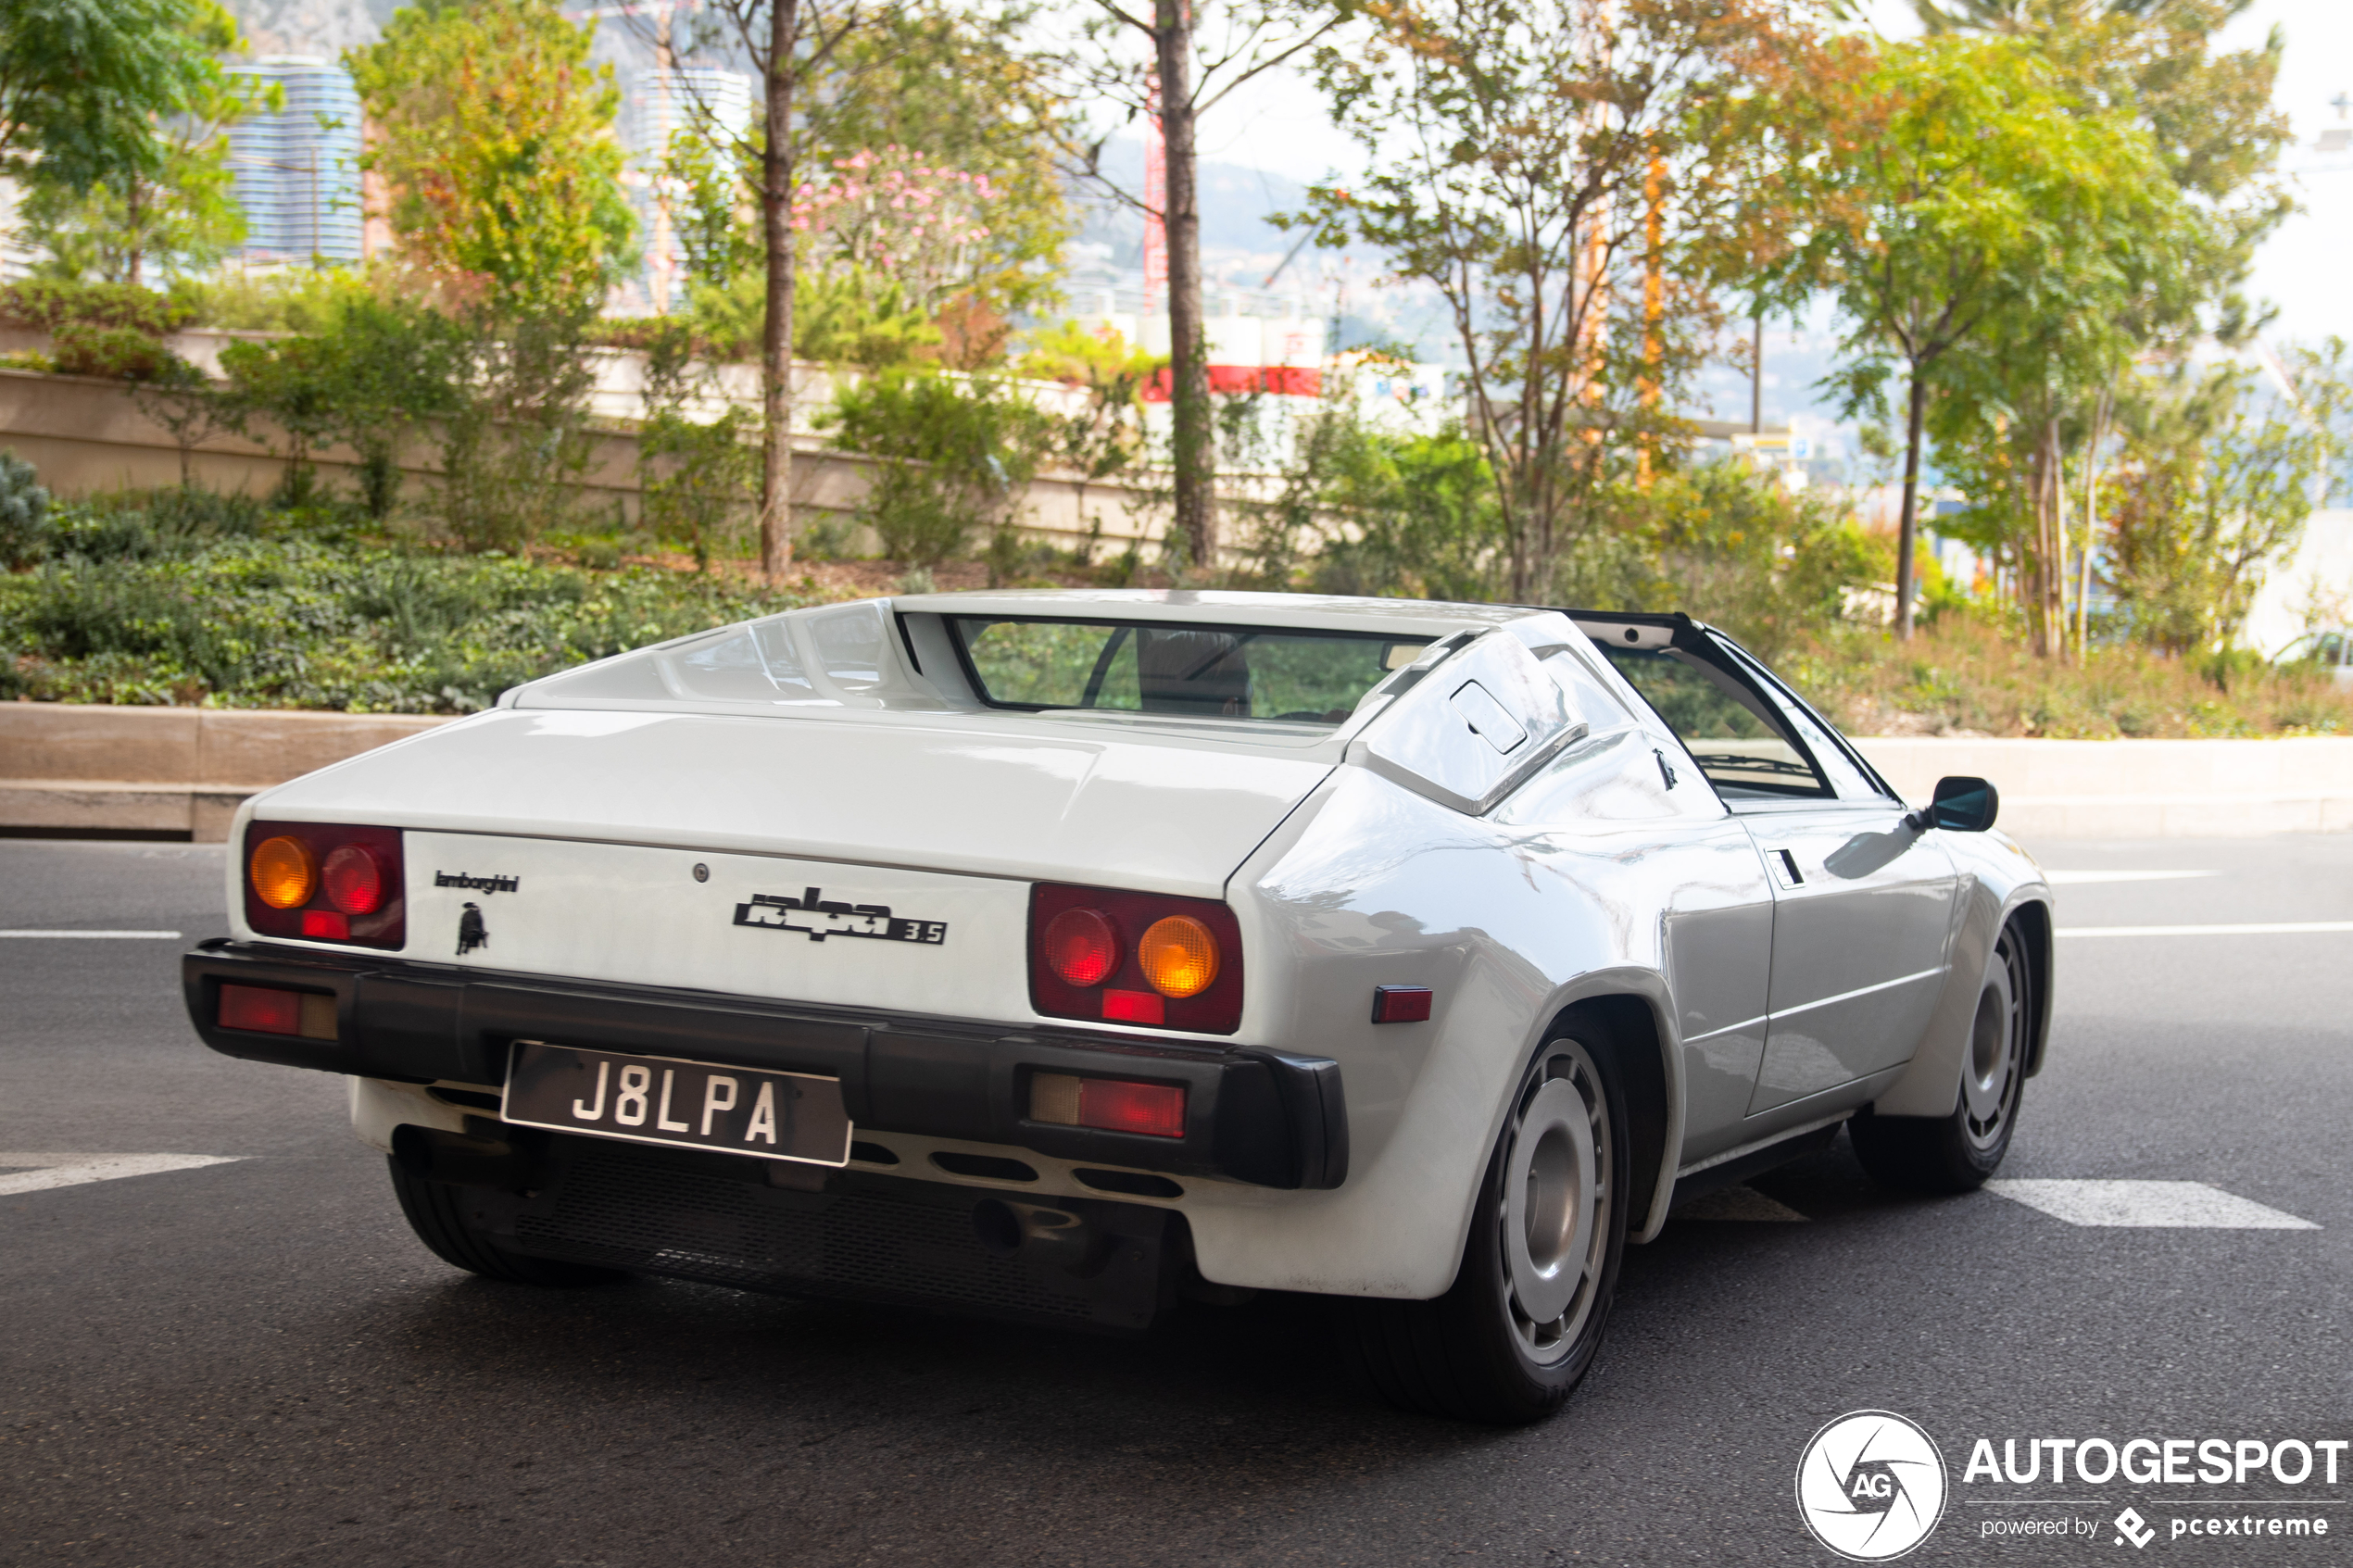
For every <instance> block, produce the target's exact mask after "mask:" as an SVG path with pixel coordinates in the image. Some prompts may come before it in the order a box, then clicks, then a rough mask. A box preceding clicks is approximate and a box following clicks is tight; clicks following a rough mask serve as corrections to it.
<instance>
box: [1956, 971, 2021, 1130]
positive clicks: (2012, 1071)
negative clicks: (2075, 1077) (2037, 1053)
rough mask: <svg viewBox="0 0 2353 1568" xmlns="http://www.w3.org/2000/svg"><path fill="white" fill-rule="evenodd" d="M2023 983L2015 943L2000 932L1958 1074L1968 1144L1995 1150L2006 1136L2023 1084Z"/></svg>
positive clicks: (1962, 1116)
mask: <svg viewBox="0 0 2353 1568" xmlns="http://www.w3.org/2000/svg"><path fill="white" fill-rule="evenodd" d="M2025 1059H2026V985H2025V976H2024V975H2023V974H2021V973H2020V972H2019V952H2018V945H2017V944H2016V943H2015V942H2013V941H2012V940H2011V938H2010V934H2009V933H2008V932H2007V931H2004V932H2003V933H2002V935H2001V939H2000V940H1999V941H1998V942H1996V943H1995V944H1994V962H1993V965H1992V967H1991V968H1990V969H1989V970H1988V971H1987V972H1986V976H1985V988H1984V989H1983V990H1982V991H1981V992H1979V993H1978V997H1977V1017H1976V1018H1975V1019H1974V1020H1973V1021H1972V1022H1971V1023H1970V1027H1969V1060H1968V1063H1967V1066H1966V1068H1965V1070H1964V1071H1963V1072H1962V1073H1961V1119H1962V1123H1963V1124H1964V1126H1965V1127H1966V1129H1967V1131H1968V1134H1969V1143H1970V1144H1971V1145H1972V1146H1973V1147H1975V1148H1981V1149H1984V1148H1995V1147H1996V1146H1998V1145H1999V1144H2000V1143H2001V1142H2002V1141H2003V1140H2004V1139H2005V1138H2007V1136H2008V1135H2009V1128H2010V1119H2011V1118H2012V1117H2013V1116H2014V1115H2016V1114H2017V1111H2018V1098H2019V1091H2020V1089H2021V1088H2023V1087H2024V1086H2025V1083H2026V1072H2025V1067H2026V1060H2025Z"/></svg>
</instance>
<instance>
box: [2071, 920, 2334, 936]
mask: <svg viewBox="0 0 2353 1568" xmlns="http://www.w3.org/2000/svg"><path fill="white" fill-rule="evenodd" d="M2328 931H2353V920H2275V921H2259V922H2255V923H2253V924H2250V925H2062V926H2060V927H2059V928H2058V930H2057V932H2055V933H2054V934H2053V935H2058V936H2305V935H2314V934H2317V933H2321V932H2328Z"/></svg>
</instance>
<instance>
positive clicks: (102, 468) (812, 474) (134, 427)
mask: <svg viewBox="0 0 2353 1568" xmlns="http://www.w3.org/2000/svg"><path fill="white" fill-rule="evenodd" d="M793 445H794V449H795V450H794V457H793V508H794V510H795V512H796V513H797V514H799V518H800V521H802V522H804V523H807V522H810V521H819V520H820V519H823V520H828V521H847V520H848V519H849V517H850V516H851V514H853V513H855V512H857V511H858V509H859V508H861V507H862V505H863V504H864V502H865V499H866V494H867V492H868V490H869V489H871V488H872V487H873V484H874V482H875V472H876V465H875V462H874V460H873V459H872V458H865V457H862V456H860V455H859V454H857V453H853V452H836V451H833V450H830V449H828V448H827V447H826V446H825V445H824V439H823V438H822V437H821V436H819V435H817V434H814V433H795V435H794V437H793ZM0 450H5V451H12V452H14V453H15V454H16V455H17V456H18V457H19V458H23V459H24V460H25V461H27V462H29V463H31V465H32V466H33V469H34V470H35V471H36V472H37V473H38V474H39V475H40V479H41V483H43V484H45V485H47V486H48V487H49V489H50V490H51V491H53V492H54V493H56V494H57V495H61V496H75V495H93V494H97V493H101V492H105V491H110V490H145V489H155V488H158V487H160V486H164V485H170V484H177V483H180V482H181V477H182V462H183V461H184V462H185V464H186V474H187V477H188V478H189V479H190V480H192V481H193V482H195V483H197V484H199V485H203V486H206V487H208V488H209V489H214V490H219V491H223V492H226V493H229V494H240V493H242V494H245V495H268V494H269V493H270V492H271V490H273V489H275V488H276V487H277V484H278V482H279V480H280V478H281V477H283V474H284V472H285V466H286V465H285V461H284V459H283V458H281V457H280V456H279V455H278V454H277V453H276V452H275V451H274V450H273V449H272V448H271V445H269V444H268V443H266V442H261V441H256V440H253V439H251V438H249V437H246V436H243V435H239V434H237V433H234V432H233V431H212V432H208V433H205V435H204V439H203V440H202V441H200V442H198V443H196V444H195V445H194V446H192V447H190V448H189V449H188V450H187V451H185V452H184V453H183V452H182V450H181V448H180V446H179V445H178V443H177V442H175V441H174V439H173V438H172V435H171V433H170V431H169V430H167V429H165V428H164V427H163V426H162V425H161V424H160V423H158V422H157V420H156V419H155V417H154V414H153V412H152V411H151V409H150V408H148V407H146V406H143V404H142V402H141V394H140V393H139V392H138V391H137V390H136V389H134V388H132V387H130V386H127V385H125V384H124V383H121V382H113V381H100V380H96V379H94V378H92V377H88V376H53V375H43V374H39V373H36V372H34V371H31V370H10V369H6V368H5V367H0ZM432 456H433V454H432V453H431V452H430V451H428V450H426V449H425V448H424V446H423V445H422V443H418V444H412V445H411V447H410V449H409V450H406V451H404V452H403V453H402V454H401V455H400V459H399V466H400V470H401V476H402V489H401V495H402V496H403V498H404V499H406V500H409V501H423V500H425V499H427V498H428V497H429V496H430V495H432V493H433V487H434V483H436V475H435V473H434V470H433V469H432V468H431V467H430V459H431V458H432ZM312 461H313V465H314V466H315V467H316V468H317V470H319V473H320V475H321V478H322V479H323V480H324V481H325V482H326V483H327V484H328V486H329V488H331V489H333V490H334V491H336V492H338V493H341V494H346V495H350V494H356V493H357V492H358V487H359V481H358V472H359V462H358V457H357V455H356V454H355V453H353V452H351V451H350V450H348V449H347V448H345V447H342V446H335V445H329V446H325V447H322V448H321V449H320V450H319V451H318V452H316V453H314V454H313V458H312ZM638 477H639V476H638V471H637V436H636V433H635V431H634V430H632V429H630V428H628V427H626V426H625V425H620V424H615V425H612V426H611V427H610V428H606V429H601V430H599V431H598V432H597V433H595V435H594V438H593V441H592V443H591V450H590V453H589V460H588V465H587V467H586V469H585V470H584V471H583V472H582V474H581V476H580V480H579V483H577V484H576V485H574V486H573V494H574V496H575V498H576V499H577V501H578V503H579V505H580V508H581V509H582V511H583V513H584V514H585V517H586V518H587V519H588V520H589V521H599V520H603V519H609V518H610V516H611V515H612V513H613V510H614V508H619V509H620V510H621V511H622V512H623V515H625V516H628V517H632V518H634V517H635V516H636V515H637V502H638V494H639V484H638ZM1168 515H1169V514H1168V509H1167V508H1166V507H1164V506H1163V505H1161V504H1160V500H1159V497H1158V495H1157V493H1155V492H1154V491H1152V490H1151V489H1150V488H1149V487H1144V486H1139V485H1131V484H1125V483H1116V482H1109V481H1101V480H1087V479H1080V478H1077V477H1075V476H1072V475H1068V474H1062V473H1053V472H1049V473H1045V474H1041V475H1039V476H1038V478H1036V479H1034V480H1032V481H1031V482H1030V483H1029V486H1028V489H1027V492H1026V495H1024V496H1023V498H1022V505H1021V507H1020V509H1019V511H1018V513H1017V516H1016V521H1018V522H1019V523H1020V525H1021V526H1022V527H1023V528H1024V529H1026V530H1027V531H1029V532H1032V533H1038V534H1040V535H1043V536H1045V537H1046V538H1048V539H1050V540H1051V542H1052V543H1054V544H1056V545H1058V546H1062V547H1063V548H1065V549H1067V548H1070V547H1073V546H1077V545H1080V544H1083V543H1086V542H1088V539H1089V536H1090V533H1093V532H1094V531H1097V530H1100V544H1099V545H1098V546H1097V547H1098V549H1099V550H1100V552H1101V556H1102V557H1104V558H1108V557H1111V556H1116V555H1118V554H1119V553H1120V552H1121V551H1123V550H1125V549H1126V548H1127V547H1128V546H1130V545H1134V546H1137V547H1138V548H1139V549H1143V550H1146V551H1148V552H1149V550H1150V549H1151V547H1152V546H1155V544H1156V542H1157V541H1158V540H1159V538H1160V536H1161V534H1162V533H1163V531H1164V529H1165V528H1166V526H1167V521H1168ZM854 543H855V544H856V545H857V547H859V548H861V549H865V550H874V549H878V548H879V547H880V541H879V540H878V539H876V538H875V537H874V536H873V533H872V530H863V531H862V537H861V538H860V539H858V540H856V541H854Z"/></svg>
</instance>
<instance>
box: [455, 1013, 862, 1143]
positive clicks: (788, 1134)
mask: <svg viewBox="0 0 2353 1568" xmlns="http://www.w3.org/2000/svg"><path fill="white" fill-rule="evenodd" d="M498 1115H499V1118H500V1119H501V1120H502V1121H507V1122H511V1123H515V1124H516V1125H517V1126H522V1127H550V1128H553V1129H555V1130H556V1131H557V1132H560V1133H585V1134H587V1135H590V1136H591V1137H599V1138H622V1139H625V1140H627V1141H628V1142H630V1143H653V1144H666V1145H668V1146H670V1147H671V1148H709V1149H718V1150H721V1151H723V1152H724V1153H727V1154H756V1155H758V1156H760V1157H761V1159H763V1160H802V1161H805V1162H807V1163H809V1164H812V1165H846V1164H848V1163H849V1111H847V1110H844V1109H843V1106H842V1101H841V1080H840V1079H838V1078H820V1077H815V1076H812V1075H811V1074H809V1073H762V1072H758V1071H756V1070H754V1069H751V1068H748V1067H714V1066H712V1065H711V1064H710V1063H708V1062H701V1061H681V1060H678V1059H676V1058H674V1057H663V1056H623V1055H622V1054H621V1053H619V1052H617V1051H592V1050H582V1049H580V1048H578V1047H573V1046H551V1045H548V1044H546V1043H545V1042H543V1041H539V1040H517V1041H516V1042H515V1044H514V1052H513V1054H512V1056H510V1058H509V1060H508V1064H507V1094H506V1098H505V1101H504V1103H503V1104H502V1105H501V1106H500V1108H499V1111H498Z"/></svg>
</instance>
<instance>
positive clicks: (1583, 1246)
mask: <svg viewBox="0 0 2353 1568" xmlns="http://www.w3.org/2000/svg"><path fill="white" fill-rule="evenodd" d="M1613 1152H1614V1151H1613V1150H1612V1148H1611V1145H1610V1127H1609V1108H1608V1101H1607V1100H1606V1099H1605V1098H1604V1094H1603V1090H1602V1080H1601V1074H1600V1073H1599V1072H1597V1071H1596V1070H1595V1068H1594V1066H1593V1061H1592V1058H1591V1057H1589V1056H1587V1055H1586V1054H1585V1051H1584V1048H1583V1047H1580V1046H1578V1045H1577V1044H1575V1043H1574V1042H1572V1041H1567V1040H1560V1041H1555V1042H1554V1043H1553V1044H1552V1045H1550V1046H1548V1047H1545V1051H1544V1054H1543V1056H1542V1058H1541V1060H1539V1061H1538V1063H1537V1065H1536V1067H1535V1069H1534V1070H1533V1071H1532V1072H1531V1073H1529V1077H1528V1080H1527V1082H1526V1083H1525V1085H1522V1087H1521V1090H1520V1094H1519V1098H1518V1099H1517V1101H1516V1103H1515V1105H1514V1108H1513V1113H1512V1120H1511V1123H1510V1124H1509V1125H1508V1126H1507V1127H1506V1128H1505V1129H1504V1203H1503V1214H1502V1216H1501V1235H1500V1237H1499V1240H1500V1242H1501V1250H1502V1253H1503V1260H1502V1261H1503V1265H1504V1286H1505V1292H1504V1294H1505V1297H1506V1303H1505V1305H1506V1310H1507V1311H1508V1312H1509V1314H1510V1317H1511V1321H1512V1330H1513V1333H1514V1334H1515V1335H1516V1336H1517V1338H1518V1340H1519V1342H1520V1347H1521V1348H1522V1349H1523V1350H1525V1351H1526V1352H1527V1353H1528V1355H1529V1357H1530V1358H1531V1359H1533V1360H1535V1361H1555V1360H1558V1359H1559V1358H1560V1357H1562V1356H1564V1355H1566V1354H1567V1353H1568V1350H1569V1348H1570V1347H1572V1346H1573V1345H1575V1344H1576V1342H1577V1336H1578V1334H1579V1330H1580V1329H1582V1328H1583V1326H1584V1324H1585V1320H1586V1319H1587V1318H1588V1317H1590V1316H1591V1315H1592V1308H1593V1299H1594V1297H1595V1295H1596V1293H1597V1292H1598V1289H1599V1286H1600V1283H1601V1275H1602V1269H1603V1266H1604V1262H1605V1261H1606V1256H1607V1251H1608V1243H1609V1226H1610V1205H1611V1203H1612V1201H1613V1200H1614V1198H1615V1195H1614V1194H1613V1193H1612V1192H1611V1190H1610V1182H1609V1173H1610V1170H1611V1162H1612V1158H1613Z"/></svg>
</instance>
